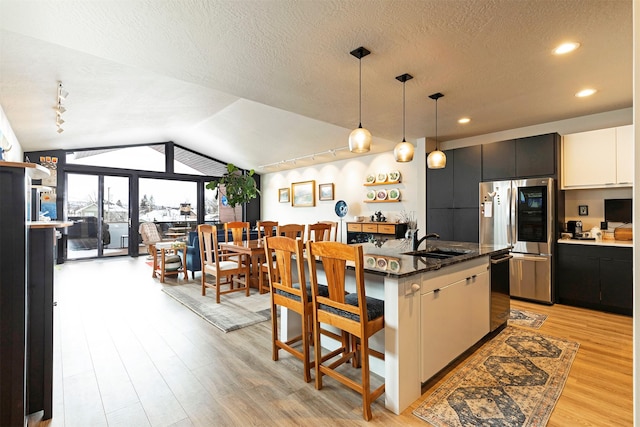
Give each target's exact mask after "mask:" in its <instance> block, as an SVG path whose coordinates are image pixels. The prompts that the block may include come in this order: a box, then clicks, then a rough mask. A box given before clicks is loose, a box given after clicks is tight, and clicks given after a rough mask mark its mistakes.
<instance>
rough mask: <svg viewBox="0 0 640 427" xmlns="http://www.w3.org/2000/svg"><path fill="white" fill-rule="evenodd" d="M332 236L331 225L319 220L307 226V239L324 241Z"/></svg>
mask: <svg viewBox="0 0 640 427" xmlns="http://www.w3.org/2000/svg"><path fill="white" fill-rule="evenodd" d="M330 236H331V225H330V224H325V223H322V222H318V223H315V224H309V225H308V226H307V241H312V242H322V241H325V240H328V238H329V237H330Z"/></svg>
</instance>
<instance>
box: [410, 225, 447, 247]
mask: <svg viewBox="0 0 640 427" xmlns="http://www.w3.org/2000/svg"><path fill="white" fill-rule="evenodd" d="M429 238H434V239H439V238H440V235H439V234H438V233H427V234H425V235H424V236H422V237H421V238H420V239H418V229H416V231H415V233H413V250H414V251H417V250H418V247H419V246H420V243H422V242H424V241H425V240H427V239H429Z"/></svg>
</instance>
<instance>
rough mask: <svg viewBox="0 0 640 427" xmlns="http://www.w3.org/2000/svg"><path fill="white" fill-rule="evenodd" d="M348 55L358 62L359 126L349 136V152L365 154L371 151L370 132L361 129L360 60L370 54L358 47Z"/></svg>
mask: <svg viewBox="0 0 640 427" xmlns="http://www.w3.org/2000/svg"><path fill="white" fill-rule="evenodd" d="M350 53H351V55H353V56H355V57H356V58H358V61H359V62H360V96H359V103H360V113H359V122H360V124H359V125H358V127H357V128H356V129H354V130H353V131H352V132H351V134H350V135H349V151H351V152H352V153H366V152H367V151H369V150H371V132H369V131H368V130H366V129H365V128H363V127H362V58H364V57H365V56H367V55H369V54H370V53H371V52H370V51H368V50H367V49H366V48H364V47H362V46H360V47H359V48H357V49H355V50H352V51H351V52H350Z"/></svg>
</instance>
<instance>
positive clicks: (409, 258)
mask: <svg viewBox="0 0 640 427" xmlns="http://www.w3.org/2000/svg"><path fill="white" fill-rule="evenodd" d="M435 248H441V249H446V250H448V251H453V252H460V255H459V256H454V257H451V258H446V259H441V260H440V259H433V258H427V257H421V256H415V255H408V254H407V252H411V251H412V247H411V241H409V240H407V239H395V240H394V239H391V240H387V241H385V242H384V243H382V244H381V245H380V246H378V245H376V244H374V243H362V249H363V252H364V268H365V271H366V272H368V273H374V274H379V275H383V276H391V277H397V278H400V277H406V276H412V275H414V274H419V273H423V272H426V271H432V270H438V269H440V268H443V267H446V266H449V265H452V264H458V263H460V262H464V261H469V260H472V259H475V258H479V257H482V256H486V255H497V254H499V253H502V252H504V253H506V252H508V251H509V247H508V246H506V245H479V244H478V243H470V242H452V241H444V240H432V239H429V240H428V241H427V242H426V244H425V242H423V243H422V244H421V245H420V247H419V248H418V249H419V250H423V249H435Z"/></svg>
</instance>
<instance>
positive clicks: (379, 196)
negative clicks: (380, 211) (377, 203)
mask: <svg viewBox="0 0 640 427" xmlns="http://www.w3.org/2000/svg"><path fill="white" fill-rule="evenodd" d="M376 199H377V200H387V190H378V192H377V193H376Z"/></svg>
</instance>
